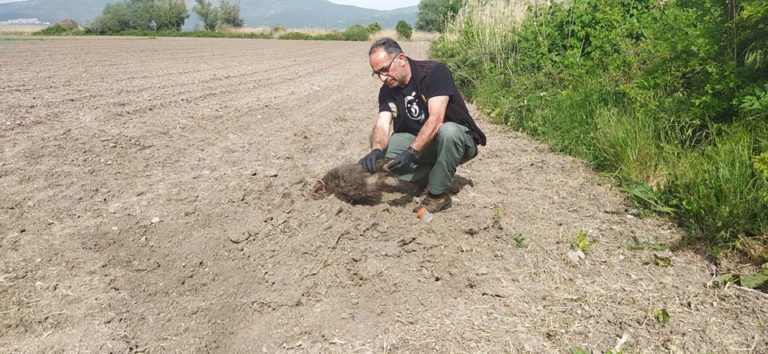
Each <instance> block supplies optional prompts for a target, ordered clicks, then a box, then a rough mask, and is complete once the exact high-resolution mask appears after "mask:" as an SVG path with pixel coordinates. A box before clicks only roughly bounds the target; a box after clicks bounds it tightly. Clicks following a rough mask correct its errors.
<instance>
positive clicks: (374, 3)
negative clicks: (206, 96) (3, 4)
mask: <svg viewBox="0 0 768 354" xmlns="http://www.w3.org/2000/svg"><path fill="white" fill-rule="evenodd" d="M0 1H3V0H0ZM328 1H330V2H332V3H334V4H343V5H355V6H359V7H365V8H369V9H376V10H392V9H399V8H401V7H408V6H416V5H418V4H419V0H384V1H381V0H328Z"/></svg>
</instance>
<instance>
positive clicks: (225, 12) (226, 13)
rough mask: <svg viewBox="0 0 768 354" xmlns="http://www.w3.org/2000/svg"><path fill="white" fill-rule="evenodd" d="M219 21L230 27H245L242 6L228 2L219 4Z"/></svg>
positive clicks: (224, 0)
mask: <svg viewBox="0 0 768 354" xmlns="http://www.w3.org/2000/svg"><path fill="white" fill-rule="evenodd" d="M219 21H220V22H221V24H222V25H227V26H230V27H243V25H244V24H245V21H244V20H243V19H242V17H240V5H239V4H230V3H229V1H227V0H221V2H220V3H219Z"/></svg>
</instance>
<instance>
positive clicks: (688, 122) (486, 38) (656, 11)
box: [430, 0, 768, 259]
mask: <svg viewBox="0 0 768 354" xmlns="http://www.w3.org/2000/svg"><path fill="white" fill-rule="evenodd" d="M466 3H467V5H466V6H465V8H464V9H463V15H462V17H461V19H460V22H455V23H453V25H452V26H449V32H450V33H448V35H445V36H441V37H440V38H438V39H437V40H436V41H434V42H433V43H432V45H431V47H430V56H431V57H432V58H434V59H437V60H441V61H443V62H445V63H446V64H447V65H448V66H449V67H450V68H451V70H452V72H453V74H454V78H455V80H456V83H457V85H458V86H459V87H460V89H461V90H462V93H464V94H465V95H466V96H467V97H468V98H470V99H471V100H473V101H474V102H475V103H476V105H477V106H478V107H480V108H481V109H483V110H485V111H486V112H488V113H489V115H490V116H491V118H492V119H493V120H494V121H495V122H497V123H502V124H508V125H510V126H512V127H514V128H516V129H519V130H522V131H525V132H528V133H529V134H531V135H533V136H534V137H536V138H538V139H542V140H544V141H546V142H548V143H549V144H550V145H551V146H552V147H553V148H554V149H555V150H557V151H562V152H566V153H569V154H572V155H575V156H579V157H581V158H584V159H585V160H587V161H588V162H590V163H591V164H592V165H593V166H595V167H596V168H598V169H600V170H604V171H609V172H611V173H613V174H614V175H615V176H616V177H617V178H618V181H619V182H620V183H621V184H622V186H623V187H622V190H624V191H626V192H628V193H629V194H630V195H631V196H632V197H633V198H635V199H636V200H639V201H641V204H642V205H644V206H646V207H648V208H649V209H651V210H654V211H662V212H664V213H670V212H671V213H673V214H674V215H675V216H676V217H677V218H678V220H679V221H680V223H681V224H683V225H686V226H687V227H688V229H689V230H690V235H691V239H692V240H695V241H699V242H703V243H705V244H707V245H708V246H710V247H711V249H712V250H713V251H714V252H713V253H717V250H719V249H723V248H731V247H736V245H739V244H744V243H746V242H758V243H760V242H765V241H760V240H765V238H764V237H763V236H761V235H764V234H765V233H766V231H768V220H767V218H768V188H767V187H766V173H768V172H764V171H763V170H768V167H766V166H768V157H766V156H768V93H766V92H768V85H767V84H768V63H766V62H768V59H765V56H764V55H763V54H762V53H765V52H768V27H766V25H765V24H766V23H768V5H766V3H765V2H764V0H743V1H740V2H727V3H725V5H723V2H722V1H716V0H703V1H690V0H677V1H670V2H666V3H661V2H659V1H657V0H634V1H613V2H605V1H599V0H574V1H571V2H568V3H567V4H565V5H560V4H558V3H555V4H552V5H551V6H548V5H534V6H529V7H528V10H527V13H526V16H525V17H524V18H523V20H522V22H521V23H515V22H514V20H513V19H514V18H515V16H510V15H509V14H511V13H514V11H515V9H516V8H515V6H516V4H515V3H513V2H485V1H480V0H470V1H467V2H466ZM490 6H497V7H498V8H490ZM734 6H735V7H734ZM681 34H685V35H681ZM745 238H746V239H745ZM744 240H747V241H744ZM756 249H759V248H756ZM762 249H765V248H762ZM757 258H758V259H759V258H760V257H757Z"/></svg>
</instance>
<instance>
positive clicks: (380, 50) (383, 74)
mask: <svg viewBox="0 0 768 354" xmlns="http://www.w3.org/2000/svg"><path fill="white" fill-rule="evenodd" d="M368 63H369V64H370V65H371V69H373V73H372V74H373V77H375V78H377V79H379V80H381V81H383V82H384V83H385V84H386V85H387V86H389V87H392V88H394V87H398V86H400V87H405V86H406V84H408V82H409V81H410V80H411V67H410V65H408V59H407V58H406V57H405V54H404V53H403V49H402V48H400V45H399V44H397V42H395V40H394V39H392V38H386V37H385V38H382V39H379V40H377V41H376V42H373V44H372V45H371V49H370V50H369V51H368Z"/></svg>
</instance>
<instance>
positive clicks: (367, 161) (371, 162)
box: [357, 149, 384, 173]
mask: <svg viewBox="0 0 768 354" xmlns="http://www.w3.org/2000/svg"><path fill="white" fill-rule="evenodd" d="M382 158H384V153H383V152H382V151H381V149H373V150H371V152H369V153H368V155H365V157H363V158H362V159H360V161H358V162H357V163H359V164H361V165H363V168H365V170H366V171H368V173H376V161H378V160H381V159H382Z"/></svg>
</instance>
